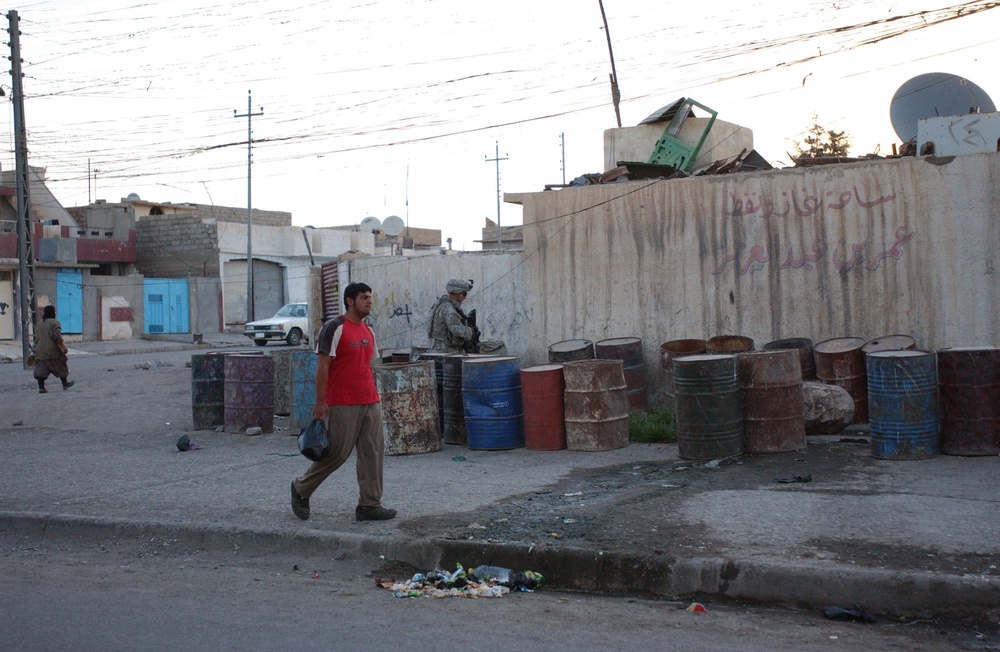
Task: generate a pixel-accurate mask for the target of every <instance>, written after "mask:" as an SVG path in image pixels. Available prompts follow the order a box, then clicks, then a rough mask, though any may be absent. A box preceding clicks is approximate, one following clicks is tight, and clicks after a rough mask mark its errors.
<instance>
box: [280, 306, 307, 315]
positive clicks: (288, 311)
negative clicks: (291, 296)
mask: <svg viewBox="0 0 1000 652" xmlns="http://www.w3.org/2000/svg"><path fill="white" fill-rule="evenodd" d="M274 316H275V317H305V316H306V307H305V305H303V304H301V303H289V304H287V305H284V306H282V307H281V310H279V311H278V312H276V313H274Z"/></svg>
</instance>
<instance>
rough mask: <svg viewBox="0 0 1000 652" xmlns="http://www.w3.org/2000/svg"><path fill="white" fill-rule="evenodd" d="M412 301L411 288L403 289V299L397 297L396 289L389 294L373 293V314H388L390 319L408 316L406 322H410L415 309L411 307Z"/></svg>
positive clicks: (379, 315) (375, 315)
mask: <svg viewBox="0 0 1000 652" xmlns="http://www.w3.org/2000/svg"><path fill="white" fill-rule="evenodd" d="M411 303H413V300H412V299H411V298H410V291H409V290H404V291H403V297H402V300H397V299H396V293H395V291H393V292H389V293H387V294H382V293H381V292H379V293H373V299H372V315H373V316H374V317H382V316H387V317H388V318H389V319H394V318H396V317H406V323H407V324H409V323H410V317H411V316H412V315H413V311H412V310H411V309H410V304H411Z"/></svg>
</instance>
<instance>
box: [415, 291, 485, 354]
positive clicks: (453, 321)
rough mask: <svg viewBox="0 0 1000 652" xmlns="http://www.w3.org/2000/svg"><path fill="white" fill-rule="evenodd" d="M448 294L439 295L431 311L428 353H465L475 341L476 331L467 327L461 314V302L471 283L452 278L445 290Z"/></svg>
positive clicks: (465, 320) (465, 318)
mask: <svg viewBox="0 0 1000 652" xmlns="http://www.w3.org/2000/svg"><path fill="white" fill-rule="evenodd" d="M445 289H446V290H447V291H448V294H443V295H441V298H440V299H438V302H437V303H436V304H435V305H434V309H433V310H432V311H431V323H430V326H429V327H428V329H427V337H429V338H430V340H431V344H430V349H429V351H431V352H444V353H463V352H467V351H468V349H469V347H470V346H471V345H472V342H473V341H474V339H475V336H476V331H475V329H474V328H472V327H471V326H469V325H468V323H467V322H468V317H467V316H466V314H465V313H464V312H462V302H463V301H465V297H466V296H468V294H469V290H471V289H472V281H466V280H465V279H461V278H453V279H451V280H450V281H448V285H447V287H446V288H445Z"/></svg>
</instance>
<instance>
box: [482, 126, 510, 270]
mask: <svg viewBox="0 0 1000 652" xmlns="http://www.w3.org/2000/svg"><path fill="white" fill-rule="evenodd" d="M496 148H497V149H496V154H495V155H494V157H493V158H489V155H487V158H486V162H487V163H493V162H496V164H497V251H499V252H500V253H503V234H502V233H501V232H500V161H506V160H507V157H506V156H505V157H503V158H500V141H497V142H496Z"/></svg>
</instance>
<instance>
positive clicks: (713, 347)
mask: <svg viewBox="0 0 1000 652" xmlns="http://www.w3.org/2000/svg"><path fill="white" fill-rule="evenodd" d="M705 351H706V353H711V354H722V355H726V354H730V353H731V354H736V353H743V352H744V351H753V338H750V337H746V336H744V335H716V336H715V337H711V338H709V340H708V342H706V343H705Z"/></svg>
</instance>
